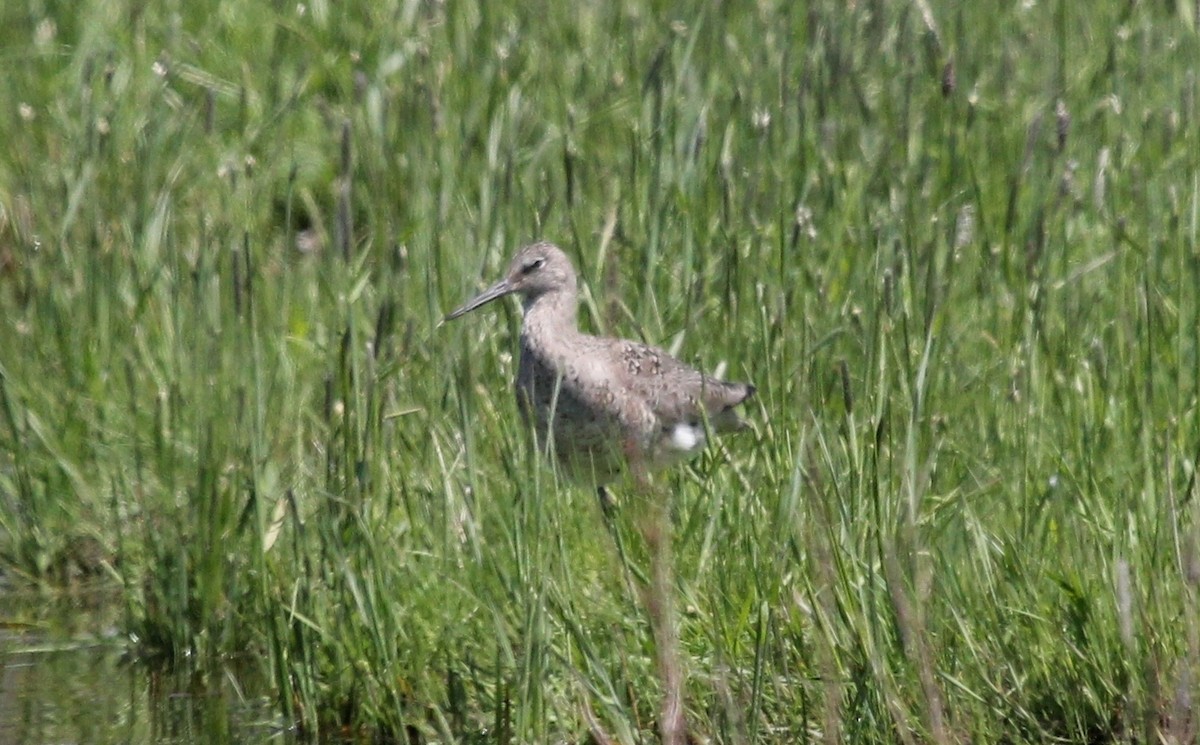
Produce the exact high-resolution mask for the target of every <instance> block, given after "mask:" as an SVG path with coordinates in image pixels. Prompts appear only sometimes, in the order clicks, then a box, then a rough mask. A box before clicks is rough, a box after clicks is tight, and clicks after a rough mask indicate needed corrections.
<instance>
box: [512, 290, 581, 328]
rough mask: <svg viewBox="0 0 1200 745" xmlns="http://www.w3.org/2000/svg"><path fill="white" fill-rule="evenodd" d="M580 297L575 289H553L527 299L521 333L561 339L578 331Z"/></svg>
mask: <svg viewBox="0 0 1200 745" xmlns="http://www.w3.org/2000/svg"><path fill="white" fill-rule="evenodd" d="M577 310H578V298H577V297H576V293H575V291H574V290H567V289H563V290H553V291H551V292H544V293H542V294H540V295H537V296H535V297H529V298H526V300H525V321H524V324H523V325H522V329H521V333H522V334H523V335H524V336H526V337H529V338H530V339H535V340H536V339H552V340H561V339H562V338H564V337H566V336H570V335H573V334H576V333H578V325H577V318H578V316H577Z"/></svg>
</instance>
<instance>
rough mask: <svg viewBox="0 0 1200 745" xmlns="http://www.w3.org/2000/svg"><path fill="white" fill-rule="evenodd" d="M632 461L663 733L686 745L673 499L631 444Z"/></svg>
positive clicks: (667, 744) (672, 744) (669, 744)
mask: <svg viewBox="0 0 1200 745" xmlns="http://www.w3.org/2000/svg"><path fill="white" fill-rule="evenodd" d="M626 457H627V461H628V463H629V467H630V469H631V472H632V475H633V478H634V483H635V484H636V485H637V487H638V490H639V491H642V492H643V494H644V497H645V498H644V499H643V502H644V505H645V509H646V511H645V513H644V514H643V516H642V520H641V533H642V539H643V540H644V541H645V542H646V551H647V553H648V554H649V555H650V581H649V583H648V584H646V585H644V586H643V588H642V598H643V602H644V603H645V606H646V613H647V615H648V616H649V617H650V629H651V632H652V633H653V635H654V646H655V651H656V652H657V657H658V674H659V677H660V679H661V680H662V686H663V700H662V709H661V712H660V715H659V733H660V734H661V735H662V742H663V745H685V743H686V742H687V720H686V718H685V714H684V703H683V678H684V676H683V665H682V663H681V661H680V658H679V629H678V620H677V618H676V615H675V581H674V574H673V565H672V558H671V513H670V505H669V499H668V496H669V495H668V494H666V493H665V491H664V492H663V493H662V494H656V493H655V489H654V488H653V484H652V483H651V482H650V476H649V472H648V471H647V469H646V463H645V460H644V459H643V458H642V452H641V450H640V449H638V448H636V447H635V446H634V445H633V443H629V444H627V448H626Z"/></svg>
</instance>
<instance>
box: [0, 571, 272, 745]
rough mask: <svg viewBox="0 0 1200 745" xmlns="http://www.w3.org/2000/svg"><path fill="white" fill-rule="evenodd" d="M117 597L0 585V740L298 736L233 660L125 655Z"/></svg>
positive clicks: (97, 744)
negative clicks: (198, 666) (150, 659)
mask: <svg viewBox="0 0 1200 745" xmlns="http://www.w3.org/2000/svg"><path fill="white" fill-rule="evenodd" d="M114 600H115V598H114V597H112V596H111V594H110V593H104V592H102V593H92V594H89V593H86V592H73V593H71V594H70V595H53V596H51V595H46V594H40V593H39V594H22V593H15V592H12V591H8V590H5V589H4V588H3V587H2V586H0V745H43V744H44V745H60V744H64V743H81V744H83V743H86V744H87V745H108V744H109V743H113V744H115V743H121V744H122V745H140V744H142V743H155V744H156V745H157V744H160V743H161V744H163V745H167V744H175V743H179V744H183V743H189V744H190V743H202V744H207V743H221V744H228V745H240V744H241V743H263V742H273V743H276V742H277V743H292V742H294V741H295V740H294V738H293V737H292V735H291V734H290V733H289V732H288V731H286V730H285V729H284V728H283V727H281V726H280V722H279V721H278V719H277V717H276V716H275V713H274V707H273V706H272V703H271V701H270V699H269V698H268V697H266V696H264V695H262V691H263V690H265V689H264V688H263V687H261V686H259V687H258V689H259V690H258V691H257V692H256V691H255V690H254V689H255V686H252V685H249V684H248V683H247V681H246V680H245V678H244V676H243V677H239V676H238V675H237V674H235V673H234V671H233V668H232V667H227V666H219V667H216V668H215V669H210V670H208V671H206V672H201V671H198V670H178V669H176V670H171V671H163V670H159V669H155V668H152V667H148V666H146V665H144V664H139V663H134V662H131V661H130V654H129V652H130V646H129V642H128V639H126V638H124V637H123V636H122V635H121V634H120V633H119V632H118V629H119V628H120V620H121V619H120V614H121V607H120V605H119V604H118V603H116V602H113V601H114Z"/></svg>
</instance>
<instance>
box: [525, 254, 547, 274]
mask: <svg viewBox="0 0 1200 745" xmlns="http://www.w3.org/2000/svg"><path fill="white" fill-rule="evenodd" d="M545 263H546V260H545V259H543V258H537V259H534V260H533V261H530V262H529V263H527V264H526V265H525V266H523V267H521V274H533V273H534V272H536V271H537V270H538V269H541V268H542V265H543V264H545Z"/></svg>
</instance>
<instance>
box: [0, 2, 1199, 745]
mask: <svg viewBox="0 0 1200 745" xmlns="http://www.w3.org/2000/svg"><path fill="white" fill-rule="evenodd" d="M343 5H345V4H335V3H328V2H325V1H324V0H317V1H316V2H312V3H304V4H295V3H291V4H288V3H283V4H266V3H254V2H247V1H245V0H232V1H231V2H226V3H222V4H216V3H183V2H166V3H160V4H153V3H151V4H143V3H132V2H122V1H121V0H90V1H89V2H85V3H79V4H76V3H55V2H23V1H22V2H9V3H5V4H4V8H3V10H0V21H3V25H2V26H0V62H2V64H3V67H4V69H5V84H4V85H3V86H0V140H2V141H3V142H4V143H5V147H4V149H3V152H2V153H0V573H2V576H3V577H4V579H5V581H6V582H8V583H17V584H21V583H32V584H38V585H45V586H72V585H76V584H79V583H82V582H101V583H108V584H112V585H114V586H116V587H119V588H121V589H122V592H121V596H122V597H123V602H124V604H125V606H126V610H125V612H124V614H123V617H124V619H125V624H126V625H127V631H128V632H129V634H130V635H131V638H132V639H133V640H134V641H135V649H136V650H137V652H138V653H139V654H141V655H144V656H146V657H147V658H152V659H158V660H161V661H162V662H164V663H165V664H183V663H185V662H186V663H187V664H195V663H196V661H199V666H200V668H201V669H207V670H212V671H213V672H212V674H213V675H219V674H221V673H219V672H217V671H218V670H219V669H220V664H221V661H222V660H227V659H229V658H240V657H242V656H244V654H245V653H246V652H247V651H248V650H249V651H253V652H255V653H257V654H258V655H259V658H260V659H261V665H262V668H263V670H262V673H263V674H265V675H266V676H267V677H268V678H269V679H271V680H273V681H274V687H275V694H276V701H277V705H278V710H279V715H280V716H281V717H282V718H284V719H285V720H286V721H289V722H292V723H295V724H297V725H298V726H300V727H301V728H302V729H303V730H305V731H306V732H317V731H319V732H323V733H331V732H334V731H337V730H338V729H340V728H343V727H345V728H351V729H357V730H362V731H365V732H369V733H380V734H384V735H394V736H397V737H400V738H404V737H409V738H412V739H413V740H416V741H429V742H432V741H443V742H446V741H466V742H553V741H566V742H580V741H586V740H587V738H588V737H592V738H593V741H597V742H599V741H603V736H607V737H610V738H611V739H612V740H613V741H615V742H639V741H640V742H649V741H653V740H654V739H655V737H654V728H655V718H656V717H657V712H658V708H657V706H658V698H659V696H660V694H661V687H662V684H661V681H660V680H659V676H658V675H657V673H656V668H655V665H654V645H653V643H652V639H651V635H650V630H649V625H648V621H647V618H646V616H645V613H644V612H643V610H642V607H641V604H640V603H639V601H638V598H637V595H636V589H635V588H634V585H636V583H637V580H636V579H635V578H634V577H633V575H634V574H635V573H636V572H638V571H643V570H644V563H645V562H644V558H643V557H644V550H643V547H641V546H640V545H639V543H638V538H637V534H636V532H635V531H633V530H631V529H630V523H629V522H628V521H624V522H622V523H621V525H622V534H623V536H624V539H625V542H626V543H628V546H627V549H628V551H627V553H626V556H627V558H628V563H626V562H623V561H622V560H621V558H620V557H619V556H618V553H617V551H616V550H615V548H614V545H613V542H612V540H611V538H610V536H609V535H608V533H606V532H605V530H604V529H603V524H604V523H603V521H602V519H601V515H600V511H599V509H598V506H597V505H596V503H595V499H594V496H593V495H591V494H588V493H585V492H582V491H580V490H578V489H575V488H572V487H569V486H567V485H560V484H558V483H557V482H556V480H555V475H554V474H553V472H551V471H549V470H548V469H546V468H545V467H543V466H540V465H539V464H538V463H537V461H536V458H535V457H534V453H532V452H531V449H530V448H529V447H528V444H527V441H526V433H525V431H524V429H523V427H522V425H521V424H520V420H519V417H518V416H517V412H516V407H515V404H514V401H513V400H512V395H511V386H510V384H509V380H510V379H511V377H512V373H513V354H514V339H515V336H514V332H515V330H516V328H517V325H518V323H519V313H518V311H517V309H516V308H515V307H514V306H511V305H504V306H503V307H501V306H500V305H497V306H495V307H494V309H489V310H488V311H486V312H481V313H479V314H475V315H473V316H472V317H470V318H468V319H464V320H463V321H460V322H458V323H456V324H455V325H452V326H446V327H440V326H439V325H438V321H439V319H440V317H441V315H442V314H443V313H444V312H445V311H447V310H448V309H450V308H452V307H454V306H455V305H457V304H458V303H459V302H461V301H462V300H464V299H465V298H466V297H468V295H470V294H471V292H472V291H473V290H475V289H477V288H478V287H479V283H480V282H481V281H484V280H490V279H492V278H494V277H495V276H496V275H497V273H498V272H499V270H500V268H501V267H502V266H503V264H504V262H505V261H506V260H507V258H508V257H509V256H510V255H511V254H512V253H513V252H514V251H515V250H516V249H517V248H518V247H519V246H520V245H522V244H523V243H525V242H528V241H530V240H532V239H535V238H547V239H551V240H554V241H556V242H558V243H560V244H561V245H563V246H564V247H565V248H566V249H567V251H568V253H570V254H571V255H572V256H573V257H574V259H575V260H576V263H577V265H578V266H579V268H580V270H581V273H582V276H583V279H584V284H585V293H584V295H585V298H584V307H583V308H582V311H581V318H582V321H583V323H584V325H585V326H587V327H588V328H589V329H592V330H597V331H603V332H606V333H616V334H620V335H623V336H631V337H637V338H645V339H648V340H651V341H654V342H656V343H662V344H664V345H670V344H672V343H676V342H677V343H678V345H679V346H678V349H679V353H680V355H681V356H682V357H683V358H684V359H687V360H689V361H691V362H694V363H696V364H698V365H700V366H702V367H704V368H707V369H712V368H714V367H716V366H717V365H718V364H719V363H721V362H726V363H727V364H728V369H727V375H728V376H729V377H731V378H736V379H746V380H752V381H753V382H754V383H755V384H756V385H757V386H758V389H759V396H758V397H757V398H756V399H755V402H754V405H753V406H752V407H751V410H750V412H749V413H750V415H751V417H752V418H753V420H754V421H755V422H756V432H755V434H749V435H745V436H739V437H734V438H727V439H726V440H725V441H724V443H723V447H721V448H719V449H714V450H712V451H711V452H710V453H709V454H707V455H706V456H705V457H704V458H703V459H701V460H700V461H699V462H697V463H696V464H694V466H690V467H688V468H686V469H680V470H679V471H678V472H676V473H672V474H670V475H669V476H667V477H665V478H664V480H663V481H662V483H663V484H665V486H666V490H667V491H668V492H669V493H670V499H671V506H672V514H673V517H674V548H675V575H676V600H677V602H676V606H677V608H678V610H679V622H680V646H681V651H682V657H683V660H684V665H685V668H686V672H687V676H688V677H687V683H686V691H687V706H688V714H689V723H690V725H691V727H692V729H693V731H694V732H695V734H697V735H698V736H700V737H703V738H706V739H709V740H711V741H713V742H797V741H805V740H806V739H809V738H811V739H813V740H824V739H830V740H832V739H835V738H837V737H840V738H842V739H845V740H847V741H851V742H903V743H908V742H924V741H933V742H952V741H973V742H997V741H1004V742H1037V743H1041V742H1047V741H1051V740H1060V741H1071V742H1080V741H1092V742H1106V741H1125V742H1151V741H1158V740H1159V738H1166V737H1177V738H1179V741H1190V740H1192V739H1194V738H1195V736H1196V732H1197V728H1198V727H1200V719H1197V715H1196V714H1195V712H1194V711H1193V703H1192V702H1193V701H1194V700H1195V698H1196V694H1197V693H1198V692H1200V689H1198V688H1197V685H1198V684H1197V682H1196V681H1197V680H1200V624H1198V622H1197V620H1196V619H1197V599H1198V598H1197V592H1198V584H1200V563H1198V562H1200V532H1198V531H1200V523H1198V520H1200V498H1198V497H1200V494H1198V490H1197V487H1196V475H1195V474H1196V470H1197V467H1198V466H1200V406H1198V401H1197V389H1198V385H1200V298H1198V296H1197V289H1198V288H1200V243H1198V241H1197V229H1198V226H1200V134H1198V133H1200V129H1198V128H1197V124H1196V123H1197V117H1198V115H1200V110H1198V103H1197V100H1198V98H1200V82H1198V80H1200V77H1198V76H1200V64H1198V63H1197V60H1198V59H1200V43H1198V40H1197V19H1196V18H1195V12H1196V11H1195V8H1194V7H1193V6H1192V4H1190V3H1187V2H1179V3H1165V2H1154V3H1124V2H1122V3H1117V2H1106V3H1102V2H1098V3H1091V4H1087V7H1086V8H1085V7H1084V6H1082V5H1078V4H1074V3H1067V2H1063V1H1062V0H1059V1H1057V2H1044V3H1037V2H1028V3H990V2H984V3H976V4H969V3H966V4H959V3H942V2H939V3H931V4H930V5H929V7H926V4H925V3H923V2H917V3H914V4H908V3H874V2H865V3H864V2H860V3H849V4H847V3H843V2H840V1H837V2H835V1H833V0H829V1H828V2H827V1H825V0H817V1H816V2H813V3H810V4H808V6H807V7H793V4H792V3H787V2H778V3H773V2H759V3H723V4H719V3H693V4H682V3H679V4H667V3H638V2H634V1H633V0H626V1H625V2H618V3H609V4H597V5H596V7H587V8H583V9H579V10H577V9H575V8H572V7H570V6H568V5H560V4H556V3H541V2H533V3H516V2H497V3H490V2H484V3H473V2H464V3H444V4H442V3H419V2H400V1H399V0H392V1H390V2H389V1H384V2H377V3H370V4H368V3H360V4H353V5H354V6H355V7H343ZM300 246H303V247H304V248H305V249H306V250H305V251H301V250H300V249H299V247H300ZM627 501H628V500H627ZM0 620H2V619H0Z"/></svg>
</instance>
